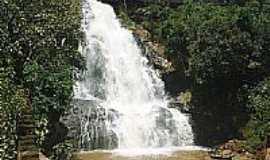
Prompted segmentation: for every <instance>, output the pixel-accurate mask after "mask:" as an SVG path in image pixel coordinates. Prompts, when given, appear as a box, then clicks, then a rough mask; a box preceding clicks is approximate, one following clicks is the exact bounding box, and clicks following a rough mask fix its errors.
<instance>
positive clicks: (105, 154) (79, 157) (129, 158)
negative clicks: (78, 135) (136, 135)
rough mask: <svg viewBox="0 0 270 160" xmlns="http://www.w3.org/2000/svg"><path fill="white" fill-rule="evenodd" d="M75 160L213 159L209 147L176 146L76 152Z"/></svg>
mask: <svg viewBox="0 0 270 160" xmlns="http://www.w3.org/2000/svg"><path fill="white" fill-rule="evenodd" d="M73 160H211V158H210V157H209V155H208V152H207V149H203V148H200V147H194V146H190V147H189V146H187V147H174V148H158V149H132V150H130V149H129V150H124V149H123V150H122V149H121V150H111V151H109V150H103V151H102V150H97V151H90V152H80V153H77V154H75V156H74V159H73Z"/></svg>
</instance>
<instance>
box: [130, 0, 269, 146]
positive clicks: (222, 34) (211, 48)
mask: <svg viewBox="0 0 270 160" xmlns="http://www.w3.org/2000/svg"><path fill="white" fill-rule="evenodd" d="M269 10H270V6H269V5H267V4H263V2H261V1H258V2H257V1H252V2H246V3H245V2H242V3H230V4H227V5H226V4H225V5H224V4H222V5H218V4H213V3H203V2H197V3H195V2H192V1H188V2H186V3H185V4H184V5H181V6H179V7H175V6H174V7H170V6H169V5H166V4H163V5H160V4H153V5H150V6H146V7H141V8H139V9H138V8H136V12H134V11H132V12H128V14H129V17H131V18H132V19H133V20H134V21H136V22H137V24H140V25H143V26H144V27H145V28H146V29H148V31H150V32H151V33H152V39H153V40H154V41H159V42H160V43H163V44H164V45H165V46H166V49H167V52H166V53H167V55H166V56H167V57H168V58H169V59H170V60H171V61H172V62H173V64H174V66H175V68H177V72H179V75H181V76H183V77H184V78H183V79H185V80H186V81H189V85H188V87H187V88H185V89H188V90H189V91H191V93H192V103H191V113H192V116H193V119H194V130H195V133H197V142H198V143H200V144H203V145H205V144H208V145H213V144H218V143H220V142H222V141H224V140H226V139H230V138H245V139H247V140H248V146H249V148H252V149H256V148H257V147H260V145H262V144H263V141H264V140H265V137H266V135H267V134H269V127H270V124H269V120H270V119H269V118H270V114H269V111H270V106H269V98H270V97H269V78H268V77H269V76H270V65H269V64H270V63H269V62H270V54H269V53H270V47H269V46H270V12H269ZM267 78H268V79H267ZM179 85H181V84H179ZM180 91H181V90H180ZM182 91H184V90H182Z"/></svg>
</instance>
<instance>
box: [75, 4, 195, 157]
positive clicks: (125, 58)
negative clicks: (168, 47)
mask: <svg viewBox="0 0 270 160" xmlns="http://www.w3.org/2000/svg"><path fill="white" fill-rule="evenodd" d="M83 15H84V16H83V17H84V19H83V23H82V28H83V31H84V33H85V42H86V44H85V45H83V46H82V53H83V55H84V56H85V57H86V62H87V71H86V72H85V73H84V74H83V75H82V77H83V79H82V80H81V81H78V82H77V84H76V85H75V87H74V92H75V99H79V100H80V102H81V103H82V102H83V101H85V104H84V106H87V107H89V108H93V107H98V108H102V109H104V110H105V113H104V114H106V115H107V116H108V115H109V117H110V118H99V119H102V120H104V121H105V122H104V124H103V123H95V126H89V125H93V123H89V122H88V120H87V118H85V119H84V121H82V125H83V127H82V131H81V132H82V137H81V139H82V142H83V143H85V142H89V143H90V144H91V143H95V144H98V145H100V143H112V142H114V141H117V144H116V146H113V147H112V146H110V144H109V145H104V146H109V148H115V147H116V148H118V149H122V151H125V150H126V151H127V152H129V151H130V152H132V153H136V152H138V153H139V152H140V153H143V151H147V152H151V151H152V150H153V148H160V147H165V148H166V147H167V148H168V149H169V148H171V147H176V146H178V147H179V146H188V145H192V144H193V132H192V128H191V125H190V124H189V117H188V116H187V115H185V114H183V113H181V112H180V111H179V110H177V109H170V108H168V103H169V101H168V98H167V96H166V94H165V90H164V83H163V81H162V80H161V79H160V77H159V75H158V74H157V73H156V72H155V70H154V69H153V68H152V67H151V66H149V64H148V60H147V58H145V57H144V56H143V55H142V53H141V50H140V48H139V47H138V45H137V43H136V41H135V39H134V37H133V35H132V33H131V32H130V31H129V30H127V29H125V28H123V27H122V26H121V24H120V22H119V20H118V19H117V17H116V15H115V13H114V10H113V8H112V7H111V6H110V5H107V4H103V3H101V2H98V1H96V0H85V2H84V5H83ZM89 101H92V102H91V105H90V103H89V105H88V104H87V103H88V102H89ZM81 103H80V104H81ZM94 103H96V105H94V106H93V104H94ZM101 111H103V110H101ZM89 114H91V113H90V112H89ZM102 115H103V114H102ZM90 117H91V116H90ZM92 117H93V116H92ZM97 119H98V118H97ZM89 128H91V129H89ZM108 137H111V139H109V138H108ZM100 138H103V140H102V142H101V140H100ZM104 139H105V140H104ZM107 139H109V140H107ZM142 148H143V149H146V150H140V149H142ZM104 149H106V147H104ZM157 150H159V149H155V150H153V151H155V152H156V151H157ZM162 150H164V148H163V149H160V151H162ZM118 151H119V150H118ZM115 152H117V150H115Z"/></svg>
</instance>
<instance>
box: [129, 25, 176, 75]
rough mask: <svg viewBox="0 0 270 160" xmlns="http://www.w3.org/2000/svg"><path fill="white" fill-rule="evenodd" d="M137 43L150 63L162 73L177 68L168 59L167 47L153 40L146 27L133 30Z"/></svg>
mask: <svg viewBox="0 0 270 160" xmlns="http://www.w3.org/2000/svg"><path fill="white" fill-rule="evenodd" d="M132 31H133V34H134V37H135V38H136V40H137V43H138V44H139V46H140V47H141V50H142V54H144V55H145V56H146V57H147V58H148V60H149V63H150V65H152V66H153V67H154V68H155V69H157V70H158V71H159V73H161V74H166V73H170V72H173V71H174V70H175V69H174V67H173V66H172V63H171V62H169V61H168V60H167V59H166V56H165V47H164V46H163V45H161V44H160V43H157V42H152V41H151V38H150V33H149V32H148V31H147V30H145V29H144V28H142V27H140V26H138V27H136V28H135V29H133V30H132Z"/></svg>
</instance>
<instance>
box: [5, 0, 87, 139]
mask: <svg viewBox="0 0 270 160" xmlns="http://www.w3.org/2000/svg"><path fill="white" fill-rule="evenodd" d="M0 8H1V10H0V17H1V18H0V35H1V36H0V68H1V69H2V68H3V69H4V71H5V73H6V80H7V81H8V82H9V83H10V84H11V85H12V86H13V87H14V88H22V89H25V90H29V92H30V95H29V98H30V101H31V106H32V107H33V110H34V117H35V119H36V120H37V124H38V126H37V133H38V134H39V135H38V137H40V138H41V139H39V140H38V143H39V144H41V143H42V140H43V139H44V134H45V133H46V124H47V123H50V122H51V121H58V120H59V119H57V118H59V117H60V116H61V115H62V114H63V113H64V112H65V111H66V110H68V109H69V107H70V101H71V98H72V94H73V93H72V86H73V83H74V78H75V76H74V73H76V72H77V71H79V70H82V69H84V59H83V57H82V56H81V54H80V53H79V52H78V45H79V41H80V40H81V38H82V33H81V31H80V26H81V23H80V22H81V4H80V1H74V0H41V1H32V0H24V1H22V0H1V1H0ZM18 86H19V87H18ZM7 91H8V88H4V89H3V93H4V92H7ZM14 92H15V91H14ZM4 100H5V101H4V102H5V103H7V102H8V101H6V100H7V99H4ZM18 103H19V102H18ZM6 109H11V108H9V106H6V108H5V109H4V110H6ZM51 113H53V114H56V115H57V117H56V120H55V119H54V118H55V117H53V116H52V115H51ZM6 116H7V115H6ZM52 119H53V120H52ZM44 122H45V123H44ZM12 123H13V122H12ZM47 129H49V128H47Z"/></svg>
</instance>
